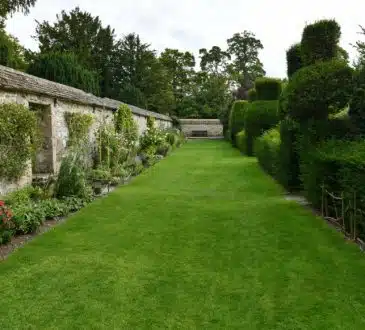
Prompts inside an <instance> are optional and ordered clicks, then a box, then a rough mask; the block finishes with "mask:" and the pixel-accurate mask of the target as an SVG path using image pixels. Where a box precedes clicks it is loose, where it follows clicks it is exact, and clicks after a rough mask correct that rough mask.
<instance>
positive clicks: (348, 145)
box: [301, 139, 365, 240]
mask: <svg viewBox="0 0 365 330" xmlns="http://www.w3.org/2000/svg"><path fill="white" fill-rule="evenodd" d="M301 170H302V179H303V185H304V191H305V194H306V197H307V198H308V200H309V201H310V202H311V203H312V204H313V205H314V206H315V207H317V208H320V207H321V203H322V189H321V185H322V184H324V186H325V187H326V189H327V190H329V191H330V192H331V193H334V194H335V195H338V196H340V195H341V193H343V194H344V197H345V200H346V201H347V202H346V205H347V203H348V201H353V199H354V193H356V204H357V205H358V207H360V208H361V207H362V206H363V205H365V143H364V142H363V141H346V140H335V139H332V140H328V141H325V142H322V143H321V144H320V145H318V146H317V147H316V148H312V149H311V150H310V151H309V152H308V153H307V155H306V157H305V158H303V161H302V164H301ZM345 218H346V219H347V220H349V217H348V216H347V217H345ZM346 227H347V229H349V223H348V222H347V223H346ZM357 232H358V236H359V237H360V238H362V239H363V240H364V239H365V222H364V220H363V219H358V226H357Z"/></svg>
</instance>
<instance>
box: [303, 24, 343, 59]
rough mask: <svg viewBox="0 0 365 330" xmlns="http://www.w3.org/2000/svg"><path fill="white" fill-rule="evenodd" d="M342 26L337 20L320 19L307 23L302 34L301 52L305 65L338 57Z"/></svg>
mask: <svg viewBox="0 0 365 330" xmlns="http://www.w3.org/2000/svg"><path fill="white" fill-rule="evenodd" d="M340 37H341V27H340V26H339V24H338V23H337V22H336V21H335V20H327V19H325V20H320V21H317V22H315V23H313V24H310V25H307V26H306V27H305V28H304V30H303V34H302V41H301V54H302V59H303V63H304V64H305V65H311V64H315V63H317V62H319V61H329V60H332V59H334V58H336V56H337V53H338V43H339V41H340Z"/></svg>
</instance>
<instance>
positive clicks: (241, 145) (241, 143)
mask: <svg viewBox="0 0 365 330" xmlns="http://www.w3.org/2000/svg"><path fill="white" fill-rule="evenodd" d="M246 144H247V142H246V133H245V130H242V131H241V132H239V133H237V135H236V146H237V148H238V149H239V150H240V151H241V152H242V153H243V154H246V152H247V150H246Z"/></svg>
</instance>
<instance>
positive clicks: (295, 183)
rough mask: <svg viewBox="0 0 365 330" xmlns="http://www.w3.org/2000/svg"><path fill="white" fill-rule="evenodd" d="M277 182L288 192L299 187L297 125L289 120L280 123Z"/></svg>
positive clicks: (298, 130)
mask: <svg viewBox="0 0 365 330" xmlns="http://www.w3.org/2000/svg"><path fill="white" fill-rule="evenodd" d="M279 131H280V141H281V144H280V148H279V173H278V180H279V182H280V183H281V184H282V185H283V186H284V187H285V188H286V189H288V190H297V189H299V187H300V178H299V173H300V171H299V153H298V138H299V132H300V129H299V124H298V123H297V122H296V121H294V120H293V119H291V118H286V119H284V120H282V121H281V122H280V125H279Z"/></svg>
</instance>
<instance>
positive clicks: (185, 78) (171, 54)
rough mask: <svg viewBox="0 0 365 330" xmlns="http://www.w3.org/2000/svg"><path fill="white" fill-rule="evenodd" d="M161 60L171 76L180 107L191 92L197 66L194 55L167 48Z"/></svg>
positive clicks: (175, 96)
mask: <svg viewBox="0 0 365 330" xmlns="http://www.w3.org/2000/svg"><path fill="white" fill-rule="evenodd" d="M160 62H161V63H162V65H163V66H164V67H165V68H166V70H167V72H168V74H169V76H170V82H171V85H172V90H173V95H174V101H175V103H176V107H179V106H180V105H181V104H180V103H181V101H182V99H183V98H184V96H186V95H188V94H189V92H190V88H191V79H192V76H193V75H194V66H195V58H194V55H193V54H192V53H189V52H180V51H179V50H177V49H170V48H167V49H165V51H164V52H162V53H161V55H160Z"/></svg>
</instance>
